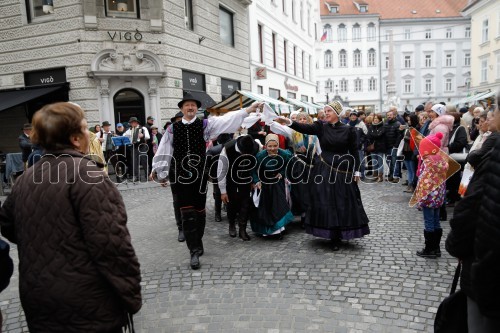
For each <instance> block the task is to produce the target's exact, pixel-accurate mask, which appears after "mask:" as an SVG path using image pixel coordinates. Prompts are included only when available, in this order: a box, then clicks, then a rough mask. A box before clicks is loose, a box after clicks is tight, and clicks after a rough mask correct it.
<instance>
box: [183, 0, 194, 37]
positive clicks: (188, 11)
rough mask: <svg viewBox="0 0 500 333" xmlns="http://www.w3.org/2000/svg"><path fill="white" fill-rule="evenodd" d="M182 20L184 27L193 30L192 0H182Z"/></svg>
mask: <svg viewBox="0 0 500 333" xmlns="http://www.w3.org/2000/svg"><path fill="white" fill-rule="evenodd" d="M184 22H185V23H186V29H189V30H193V29H194V25H193V1H192V0H184Z"/></svg>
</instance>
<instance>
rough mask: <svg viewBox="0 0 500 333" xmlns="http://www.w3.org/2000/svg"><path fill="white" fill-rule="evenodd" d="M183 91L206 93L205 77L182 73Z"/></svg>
mask: <svg viewBox="0 0 500 333" xmlns="http://www.w3.org/2000/svg"><path fill="white" fill-rule="evenodd" d="M182 89H184V90H193V91H205V75H203V74H198V73H193V72H187V71H182Z"/></svg>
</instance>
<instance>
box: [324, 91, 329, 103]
mask: <svg viewBox="0 0 500 333" xmlns="http://www.w3.org/2000/svg"><path fill="white" fill-rule="evenodd" d="M328 99H329V98H328V93H326V103H325V104H328Z"/></svg>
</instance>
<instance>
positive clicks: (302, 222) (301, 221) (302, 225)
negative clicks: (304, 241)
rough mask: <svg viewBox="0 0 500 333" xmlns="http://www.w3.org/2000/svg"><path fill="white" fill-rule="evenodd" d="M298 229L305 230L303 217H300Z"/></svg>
mask: <svg viewBox="0 0 500 333" xmlns="http://www.w3.org/2000/svg"><path fill="white" fill-rule="evenodd" d="M300 228H301V229H305V228H306V217H305V216H301V217H300Z"/></svg>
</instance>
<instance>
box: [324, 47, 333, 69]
mask: <svg viewBox="0 0 500 333" xmlns="http://www.w3.org/2000/svg"><path fill="white" fill-rule="evenodd" d="M332 65H333V54H332V51H330V50H327V51H326V52H325V68H332Z"/></svg>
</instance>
